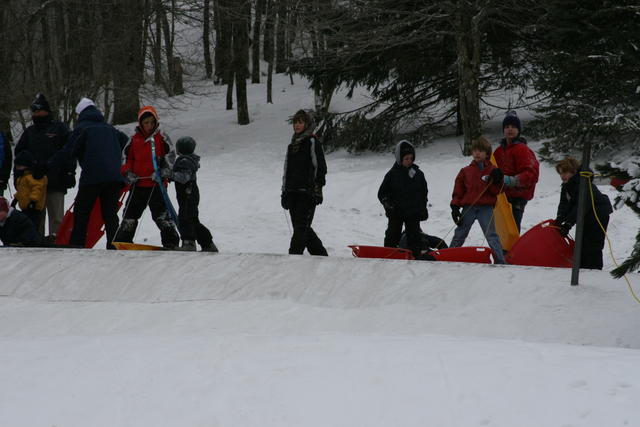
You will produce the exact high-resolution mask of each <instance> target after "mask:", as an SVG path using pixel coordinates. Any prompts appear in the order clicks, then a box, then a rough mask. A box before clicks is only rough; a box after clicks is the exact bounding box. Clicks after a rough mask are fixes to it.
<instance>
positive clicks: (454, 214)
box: [451, 205, 462, 225]
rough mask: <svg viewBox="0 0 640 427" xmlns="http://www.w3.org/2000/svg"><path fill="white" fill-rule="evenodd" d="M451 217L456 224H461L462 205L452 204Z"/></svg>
mask: <svg viewBox="0 0 640 427" xmlns="http://www.w3.org/2000/svg"><path fill="white" fill-rule="evenodd" d="M451 218H452V219H453V222H454V223H455V224H456V225H460V219H461V218H462V214H461V213H460V206H456V205H451Z"/></svg>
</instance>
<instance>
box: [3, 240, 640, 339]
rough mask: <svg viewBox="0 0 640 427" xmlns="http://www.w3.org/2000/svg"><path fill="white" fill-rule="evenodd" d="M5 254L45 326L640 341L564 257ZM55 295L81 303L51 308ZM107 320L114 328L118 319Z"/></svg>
mask: <svg viewBox="0 0 640 427" xmlns="http://www.w3.org/2000/svg"><path fill="white" fill-rule="evenodd" d="M2 264H3V270H4V271H3V274H2V276H3V279H2V281H1V282H0V295H1V296H2V297H4V298H2V299H3V300H4V302H5V304H4V305H5V308H6V307H11V309H10V310H9V311H14V310H20V311H22V310H26V311H27V312H28V311H29V308H28V307H29V305H30V304H31V305H34V306H32V307H31V308H32V309H35V308H37V309H38V310H45V311H46V310H50V311H51V316H50V317H49V318H48V320H47V322H45V323H46V325H37V326H35V325H34V324H33V322H32V323H27V324H26V325H25V326H19V328H20V327H22V328H27V329H28V328H29V324H30V325H31V327H32V328H34V327H35V328H36V331H40V332H46V331H48V329H47V328H50V330H51V331H56V330H57V331H59V332H60V331H63V330H66V331H67V332H73V331H74V329H73V328H74V327H75V328H78V327H80V326H74V327H71V326H69V324H74V317H73V316H77V318H76V319H75V320H77V321H78V322H80V323H82V322H81V319H85V318H86V317H87V316H91V313H92V312H93V310H95V309H96V307H103V308H102V309H103V310H106V308H104V307H105V306H106V307H109V310H112V311H114V312H115V313H120V314H116V316H117V317H118V318H120V317H121V316H125V315H126V316H128V317H129V318H127V319H126V321H125V320H121V321H122V322H123V324H128V325H129V326H128V327H131V325H132V324H133V325H138V324H139V325H141V326H138V327H139V328H144V325H145V324H147V322H149V321H152V320H153V321H155V322H158V323H155V326H156V327H162V324H163V323H165V326H166V327H167V328H170V329H171V330H172V331H173V330H177V331H180V328H181V327H183V328H188V329H185V331H186V330H188V331H190V332H197V329H198V328H200V327H202V328H209V329H210V328H211V325H215V328H216V329H217V330H219V331H221V332H230V333H238V332H240V333H269V334H307V333H325V332H344V333H365V334H366V333H375V334H403V335H404V334H407V335H414V334H444V335H450V334H452V335H458V336H483V337H492V338H504V339H521V340H526V341H541V342H561V343H570V344H590V345H599V346H621V347H631V348H640V336H639V335H638V334H637V329H636V327H635V326H637V320H638V316H640V311H639V307H638V306H637V305H636V304H635V303H634V301H633V299H632V298H630V296H629V295H628V291H627V289H626V287H625V286H624V284H623V283H622V282H620V281H616V280H613V279H611V278H610V276H609V275H608V274H607V273H606V272H597V271H583V272H582V274H581V285H580V286H577V287H572V286H570V285H569V278H570V271H569V270H566V269H545V268H533V267H530V268H529V267H516V266H491V265H477V264H461V263H430V262H415V261H413V262H411V261H386V260H365V259H348V258H322V257H307V256H302V257H299V256H286V255H266V254H218V255H209V254H201V253H198V254H193V253H192V254H187V253H175V252H173V253H164V252H163V253H158V252H110V251H109V252H107V251H79V250H38V249H22V250H20V249H17V250H13V249H5V250H3V262H2ZM52 303H66V304H65V307H74V306H75V307H76V308H75V310H74V309H72V308H67V309H66V310H65V315H64V316H62V317H61V316H56V315H55V313H56V308H55V307H56V304H52ZM69 303H75V304H69ZM114 303H115V304H114ZM187 303H188V304H187ZM131 304H135V305H136V309H135V310H132V309H131ZM25 305H26V306H25ZM167 305H168V306H169V307H170V308H171V309H168V308H167ZM238 312H242V313H243V315H242V316H238V315H237V313H238ZM40 313H41V314H42V311H40ZM14 314H15V313H14ZM23 314H24V313H23ZM5 315H9V316H10V314H7V312H6V311H5ZM131 316H134V317H136V318H133V319H132V318H131ZM181 325H182V326H181ZM634 325H635V326H634ZM14 327H15V324H14ZM42 328H44V329H45V330H42ZM56 328H59V329H56ZM69 328H71V330H69ZM109 328H110V329H109V331H110V332H117V331H118V329H117V328H118V326H117V322H115V324H111V325H110V326H109ZM194 328H195V331H194V330H193V329H194ZM27 329H25V331H24V333H33V332H36V331H34V330H33V329H31V330H27ZM13 333H17V334H19V333H20V331H19V330H18V331H16V330H14V331H13Z"/></svg>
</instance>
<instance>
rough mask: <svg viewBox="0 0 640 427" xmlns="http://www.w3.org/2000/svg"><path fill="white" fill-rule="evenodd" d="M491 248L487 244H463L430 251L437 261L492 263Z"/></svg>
mask: <svg viewBox="0 0 640 427" xmlns="http://www.w3.org/2000/svg"><path fill="white" fill-rule="evenodd" d="M492 253H493V252H492V251H491V249H490V248H487V247H485V246H463V247H460V248H447V249H438V250H436V251H431V252H429V255H431V256H432V257H434V258H435V259H436V261H449V262H475V263H478V264H491V254H492Z"/></svg>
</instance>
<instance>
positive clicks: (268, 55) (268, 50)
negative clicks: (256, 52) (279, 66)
mask: <svg viewBox="0 0 640 427" xmlns="http://www.w3.org/2000/svg"><path fill="white" fill-rule="evenodd" d="M266 6H267V19H266V22H265V32H264V48H265V52H264V54H265V61H267V62H268V63H269V67H268V69H267V103H269V104H273V46H274V43H273V37H274V35H275V34H274V32H273V28H274V25H273V23H274V21H275V5H274V0H267V3H266ZM267 41H268V43H267Z"/></svg>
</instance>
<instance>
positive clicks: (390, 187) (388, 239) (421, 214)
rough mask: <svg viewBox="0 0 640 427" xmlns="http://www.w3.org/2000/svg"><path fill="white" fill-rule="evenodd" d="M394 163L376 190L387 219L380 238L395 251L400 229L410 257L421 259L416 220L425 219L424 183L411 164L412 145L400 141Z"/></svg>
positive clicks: (426, 214)
mask: <svg viewBox="0 0 640 427" xmlns="http://www.w3.org/2000/svg"><path fill="white" fill-rule="evenodd" d="M394 154H395V157H396V161H395V163H394V164H393V166H392V167H391V169H390V170H389V171H388V172H387V173H386V175H385V176H384V179H383V181H382V184H381V185H380V188H379V189H378V200H380V203H382V206H383V207H384V212H385V214H386V215H387V218H388V219H389V221H388V225H387V230H386V231H385V235H384V246H386V247H391V248H395V247H397V246H398V244H399V243H400V238H401V235H402V226H403V224H404V227H405V230H406V233H407V245H408V247H409V249H410V250H411V252H412V253H413V256H414V258H416V259H421V258H422V256H421V246H422V242H421V231H420V221H426V220H427V218H429V212H428V211H427V195H428V192H429V190H428V188H427V180H426V179H425V177H424V173H422V171H421V170H420V168H419V167H418V165H417V164H415V163H414V162H415V159H416V150H415V148H414V147H413V145H412V144H411V143H410V142H409V141H407V140H402V141H400V142H398V144H397V145H396V148H395V150H394Z"/></svg>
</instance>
